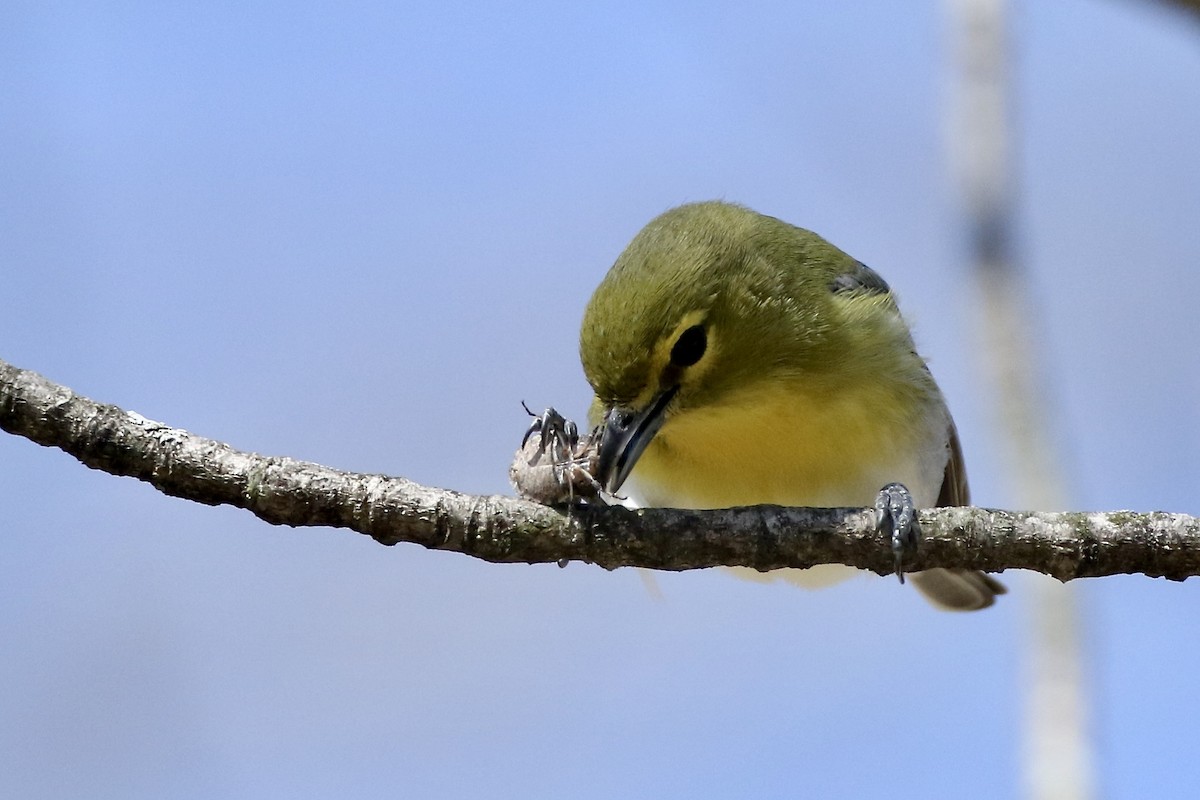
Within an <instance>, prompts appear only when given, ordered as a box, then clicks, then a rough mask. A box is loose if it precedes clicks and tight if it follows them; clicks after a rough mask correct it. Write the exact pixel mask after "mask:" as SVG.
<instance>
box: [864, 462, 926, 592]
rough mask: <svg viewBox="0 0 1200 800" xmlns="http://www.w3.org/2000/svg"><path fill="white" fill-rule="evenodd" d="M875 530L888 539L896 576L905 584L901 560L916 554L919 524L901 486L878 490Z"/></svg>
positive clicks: (910, 494) (910, 496)
mask: <svg viewBox="0 0 1200 800" xmlns="http://www.w3.org/2000/svg"><path fill="white" fill-rule="evenodd" d="M875 530H877V531H879V532H880V533H886V534H889V535H890V536H891V539H892V554H893V555H894V556H895V559H896V577H897V578H899V579H900V582H901V583H904V557H905V556H912V555H915V554H916V552H917V544H918V543H919V542H920V541H921V523H920V521H919V520H918V519H917V504H916V502H915V501H914V500H913V496H912V493H911V492H909V491H908V489H907V488H905V487H904V485H903V484H899V483H889V484H888V485H887V486H885V487H883V488H882V489H880V490H879V496H878V497H877V498H876V499H875Z"/></svg>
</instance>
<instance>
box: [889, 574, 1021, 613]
mask: <svg viewBox="0 0 1200 800" xmlns="http://www.w3.org/2000/svg"><path fill="white" fill-rule="evenodd" d="M906 577H907V578H908V579H909V580H911V581H912V582H913V585H914V586H916V587H917V588H918V589H920V590H921V594H923V595H925V597H926V598H928V600H929V602H931V603H933V604H934V605H935V606H937V607H938V608H940V609H942V610H943V611H978V610H979V609H981V608H987V607H988V606H990V605H991V604H992V603H994V602H995V601H996V595H999V594H1004V593H1005V592H1007V591H1008V590H1007V589H1005V588H1004V584H1002V583H1000V582H999V581H998V580H996V579H995V578H992V577H991V576H989V575H985V574H983V573H982V572H975V571H973V570H969V569H927V570H925V571H924V572H913V573H910V574H909V575H907V576H906Z"/></svg>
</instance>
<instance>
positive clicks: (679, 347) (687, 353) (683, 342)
mask: <svg viewBox="0 0 1200 800" xmlns="http://www.w3.org/2000/svg"><path fill="white" fill-rule="evenodd" d="M707 348H708V334H707V333H706V332H705V330H704V326H703V325H693V326H692V327H690V328H688V329H687V330H686V331H684V332H683V333H681V334H679V338H678V339H676V340H675V346H674V347H672V348H671V363H672V364H674V365H675V366H677V367H690V366H691V365H692V364H695V363H696V362H697V361H699V360H700V359H701V358H703V357H704V351H705V350H706V349H707Z"/></svg>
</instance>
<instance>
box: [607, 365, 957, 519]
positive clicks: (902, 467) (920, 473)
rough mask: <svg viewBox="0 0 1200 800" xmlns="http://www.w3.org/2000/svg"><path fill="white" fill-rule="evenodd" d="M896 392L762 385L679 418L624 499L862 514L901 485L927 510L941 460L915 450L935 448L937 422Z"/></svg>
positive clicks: (641, 464)
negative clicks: (859, 510)
mask: <svg viewBox="0 0 1200 800" xmlns="http://www.w3.org/2000/svg"><path fill="white" fill-rule="evenodd" d="M894 389H895V387H894V386H892V387H889V386H886V385H872V384H867V385H863V386H860V387H857V388H854V389H845V388H843V389H839V390H838V391H836V392H815V391H810V390H807V389H806V388H805V386H804V385H803V383H802V382H800V381H799V380H795V379H793V380H790V381H782V380H780V381H774V382H766V381H764V382H763V383H761V384H759V385H756V386H751V387H748V388H747V389H745V390H742V391H740V392H737V393H736V394H735V395H733V396H731V397H730V398H728V400H727V401H726V402H722V403H720V404H717V405H714V406H708V407H704V408H699V409H692V410H686V411H683V412H681V413H678V414H676V415H674V416H672V418H671V419H670V420H669V421H668V422H667V423H666V424H665V425H664V426H663V428H662V430H661V431H660V432H659V434H658V435H657V436H656V437H655V438H654V441H652V442H651V443H650V446H649V447H648V448H647V449H646V451H645V453H643V454H642V457H641V459H640V460H639V461H638V463H637V466H636V467H635V468H634V471H633V473H632V475H631V477H630V482H629V484H627V491H628V493H629V495H630V497H631V498H632V499H634V500H635V501H637V502H638V504H639V505H649V506H677V507H686V508H725V507H729V506H739V505H755V504H760V503H773V504H779V505H795V506H864V505H870V504H871V503H873V502H874V498H875V495H876V493H877V492H878V491H879V487H880V486H883V485H884V484H886V483H888V482H890V481H901V482H903V483H904V484H905V485H906V486H908V487H909V488H910V490H912V491H913V492H914V494H915V495H916V496H917V497H918V501H919V502H920V501H922V500H923V501H924V502H926V503H928V504H932V503H933V498H932V497H922V495H926V496H927V495H929V494H930V493H932V494H933V495H934V496H935V497H936V493H937V483H938V482H940V479H941V474H940V469H939V468H938V465H940V464H944V462H945V454H944V453H938V454H935V453H924V452H922V450H921V443H922V442H923V441H928V440H930V439H932V440H933V441H938V439H939V437H938V436H932V437H931V436H929V434H928V431H929V430H930V428H931V427H933V426H936V425H939V424H940V425H944V424H945V421H944V419H942V420H938V419H934V418H933V417H935V416H936V415H935V413H934V409H931V408H930V405H929V404H928V403H926V402H916V403H914V402H913V398H911V397H908V398H904V399H903V401H902V402H898V400H900V398H897V397H896V396H895V395H894V393H893V391H892V390H894ZM925 416H928V417H930V419H923V418H922V417H925ZM898 437H899V439H898ZM889 454H891V455H889ZM931 464H932V465H933V466H932V467H931V466H929V465H931Z"/></svg>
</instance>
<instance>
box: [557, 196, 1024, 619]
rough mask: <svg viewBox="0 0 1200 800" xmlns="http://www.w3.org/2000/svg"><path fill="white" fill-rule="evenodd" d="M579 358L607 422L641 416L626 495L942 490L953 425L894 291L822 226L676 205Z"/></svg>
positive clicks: (600, 300)
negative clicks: (820, 232)
mask: <svg viewBox="0 0 1200 800" xmlns="http://www.w3.org/2000/svg"><path fill="white" fill-rule="evenodd" d="M685 333H686V335H687V336H690V337H691V340H688V339H687V338H686V336H685ZM580 354H581V358H582V361H583V366H584V371H585V373H586V374H587V377H588V380H589V381H590V382H591V384H592V386H593V388H594V389H595V392H596V398H595V401H594V403H593V407H592V412H591V417H592V422H593V423H594V424H599V423H600V422H601V421H602V420H603V419H604V418H605V416H606V415H613V414H615V415H617V418H620V419H622V420H628V421H629V422H630V425H629V428H630V431H631V433H630V436H629V437H628V438H629V440H630V442H634V443H636V444H637V445H638V446H637V448H635V449H634V450H632V451H631V450H630V448H623V449H624V450H625V451H626V454H627V455H630V458H629V459H628V460H629V462H630V464H632V471H629V464H625V465H624V470H623V473H627V474H628V481H627V482H626V483H624V488H623V489H622V491H621V493H622V494H623V495H626V496H628V497H629V498H630V499H631V500H632V501H633V502H635V503H637V504H638V505H649V506H675V507H686V508H721V507H728V506H735V505H754V504H759V503H774V504H780V505H798V506H806V505H807V506H868V505H872V504H873V503H874V501H875V497H876V495H877V493H878V492H879V490H880V489H881V488H882V487H883V486H884V485H885V484H888V483H891V482H899V483H903V484H904V485H905V486H906V487H907V488H908V489H909V490H910V492H911V493H912V495H913V498H914V500H915V502H916V505H917V506H918V507H923V506H933V505H935V504H937V503H938V502H939V495H943V492H942V487H943V481H944V476H945V475H946V473H947V465H948V463H949V462H950V460H951V458H952V455H953V453H954V452H956V449H957V444H956V443H955V445H954V447H953V448H952V447H951V439H952V437H953V423H952V422H951V419H950V415H949V412H948V411H947V409H946V405H945V402H944V400H943V399H942V395H941V393H940V391H939V390H938V388H937V385H936V384H935V383H934V381H933V378H932V376H931V375H930V373H929V371H928V370H927V369H926V367H925V363H924V361H923V360H922V359H921V358H920V356H918V355H917V354H916V352H915V349H914V347H913V343H912V339H911V335H910V334H909V331H908V327H907V325H906V324H905V323H904V321H903V319H902V317H901V316H900V313H899V311H898V309H897V307H896V305H895V302H894V299H893V297H892V295H891V292H890V291H889V290H888V287H887V285H886V284H885V283H884V282H883V281H882V279H880V278H879V277H878V275H876V274H875V273H874V272H872V271H870V270H868V269H867V268H865V267H864V266H863V265H862V264H860V263H859V262H857V261H855V260H854V259H853V258H851V257H850V256H848V255H846V254H845V253H843V252H842V251H840V250H838V249H837V248H835V247H834V246H832V245H831V244H829V243H828V242H826V241H825V240H823V239H821V238H820V237H819V236H817V235H816V234H814V233H812V232H810V231H806V230H803V229H801V228H796V227H794V226H791V225H788V224H786V223H784V222H781V221H780V220H777V219H774V218H772V217H767V216H764V215H761V214H757V213H755V212H753V211H750V210H748V209H745V208H742V207H740V206H735V205H730V204H726V203H716V202H713V203H698V204H692V205H687V206H681V207H679V208H676V209H673V210H671V211H668V212H667V213H665V214H663V215H661V216H660V217H658V218H657V219H655V220H654V221H652V222H651V223H650V224H649V225H647V226H646V228H644V229H643V230H642V231H641V232H640V233H639V234H638V235H637V237H636V238H635V239H634V240H633V242H632V243H631V244H630V245H629V247H628V248H627V249H626V250H625V252H624V253H623V254H622V255H621V256H620V258H619V259H618V260H617V262H616V264H615V265H614V266H613V268H612V269H611V270H610V271H609V273H608V275H607V276H606V277H605V279H604V281H603V282H602V283H601V284H600V286H599V287H598V288H597V289H596V292H595V294H594V295H593V297H592V300H591V302H590V303H589V304H588V308H587V311H586V313H585V315H584V320H583V328H582V334H581V340H580ZM693 358H695V360H694V362H693ZM610 419H615V418H611V417H610ZM639 425H640V426H643V427H646V426H649V427H648V429H647V430H640V431H633V430H632V429H633V428H634V427H636V426H639ZM613 427H617V426H616V425H614V426H613ZM642 447H644V449H641V448H642ZM610 449H612V450H613V452H616V451H617V450H618V447H617V446H616V445H614V447H613V448H610ZM954 466H955V467H956V468H957V472H958V473H959V474H961V464H955V465H954ZM622 480H623V477H618V478H617V482H618V484H619V483H620V482H621V481H622ZM963 487H964V489H965V483H964V484H963ZM941 502H943V503H944V502H946V498H945V496H943V497H942V499H941ZM958 502H966V498H965V496H964V497H962V498H961V500H958ZM941 572H944V571H931V572H929V573H923V574H920V575H917V576H914V577H915V578H916V579H917V580H915V582H916V583H917V585H918V586H919V587H921V588H923V589H927V590H929V593H931V594H932V595H933V597H932V599H933V600H934V601H935V602H937V603H939V604H941V605H943V606H947V607H958V608H978V607H983V606H985V605H989V604H990V603H991V599H992V595H993V594H994V593H996V592H997V591H1003V589H1002V587H1000V586H999V584H996V583H995V582H994V581H991V580H990V579H986V578H983V576H977V575H976V574H974V573H964V572H957V573H950V572H945V574H940V575H939V574H938V573H941ZM925 575H928V576H930V578H929V579H926V580H922V578H923V576H925Z"/></svg>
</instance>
